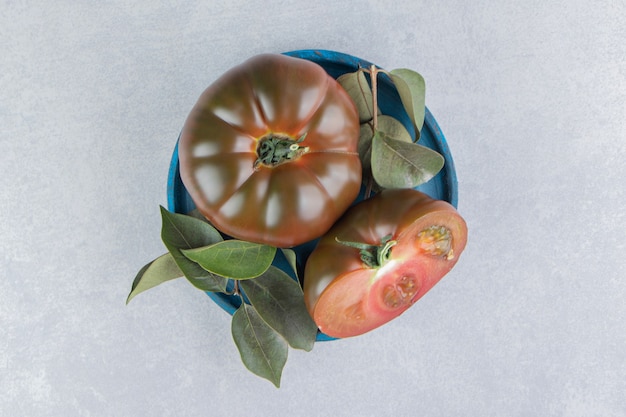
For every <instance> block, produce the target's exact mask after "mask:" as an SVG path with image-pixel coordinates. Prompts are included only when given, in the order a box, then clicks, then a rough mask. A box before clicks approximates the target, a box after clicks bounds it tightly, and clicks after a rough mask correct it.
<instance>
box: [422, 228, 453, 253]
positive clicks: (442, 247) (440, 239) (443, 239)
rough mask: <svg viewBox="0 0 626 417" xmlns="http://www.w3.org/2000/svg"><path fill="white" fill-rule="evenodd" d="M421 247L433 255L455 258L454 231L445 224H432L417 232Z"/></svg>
mask: <svg viewBox="0 0 626 417" xmlns="http://www.w3.org/2000/svg"><path fill="white" fill-rule="evenodd" d="M417 240H418V245H419V247H420V249H422V250H423V251H424V252H426V253H427V254H429V255H432V256H438V257H442V258H445V259H447V260H450V259H453V258H454V250H453V249H452V233H451V232H450V229H448V228H447V227H445V226H430V227H429V228H427V229H424V230H422V231H421V232H419V233H418V234H417Z"/></svg>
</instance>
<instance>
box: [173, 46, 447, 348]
mask: <svg viewBox="0 0 626 417" xmlns="http://www.w3.org/2000/svg"><path fill="white" fill-rule="evenodd" d="M285 55H289V56H294V57H298V58H303V59H306V60H309V61H313V62H315V63H317V64H319V65H320V66H322V67H323V68H324V69H325V70H326V72H327V73H328V74H330V75H331V76H332V77H334V78H337V77H339V76H340V75H342V74H345V73H348V72H354V71H356V70H357V69H358V68H369V67H370V66H371V65H372V64H371V63H370V62H368V61H365V60H363V59H360V58H356V57H354V56H351V55H346V54H343V53H340V52H334V51H326V50H319V49H314V50H313V49H310V50H299V51H291V52H286V53H285ZM378 104H379V107H380V110H381V111H382V113H383V114H387V115H389V116H392V117H395V118H396V119H398V120H400V121H401V122H402V123H403V124H404V126H405V127H406V128H407V130H408V131H409V132H410V133H411V134H413V133H414V129H413V126H412V124H411V122H410V120H409V117H408V116H407V114H406V112H405V111H404V108H403V107H402V103H401V101H400V97H399V96H398V93H397V92H396V90H395V87H394V86H393V84H392V83H391V81H390V80H389V79H388V78H387V77H386V76H381V77H380V78H379V80H378ZM419 143H420V144H422V145H424V146H428V147H429V148H431V149H433V150H435V151H437V152H439V153H440V154H441V155H443V157H444V159H445V165H444V167H443V169H442V170H441V171H440V172H439V174H437V176H435V178H433V179H431V180H430V181H429V182H427V183H426V184H423V185H420V186H419V187H417V188H416V189H417V190H420V191H422V192H424V193H426V194H428V195H430V196H431V197H433V198H436V199H439V200H445V201H447V202H449V203H450V204H452V205H453V206H455V207H456V205H457V187H458V184H457V179H456V172H455V170H454V162H453V160H452V155H451V154H450V149H449V148H448V144H447V142H446V139H445V137H444V135H443V133H442V131H441V129H440V128H439V125H437V121H436V120H435V118H434V117H433V115H432V114H431V113H430V111H429V110H428V108H427V109H426V115H425V119H424V126H423V128H422V132H421V137H420V140H419ZM361 199H362V196H359V197H357V200H356V201H359V200H361ZM167 203H168V208H169V210H170V211H172V212H176V213H189V212H190V211H192V210H193V209H195V208H196V206H195V204H194V203H193V201H192V200H191V197H190V196H189V194H188V193H187V190H186V189H185V186H184V185H183V183H182V181H181V179H180V171H179V165H178V144H177V145H176V147H175V148H174V153H173V155H172V161H171V164H170V170H169V175H168V181H167ZM315 244H316V241H312V242H308V243H305V244H303V245H300V246H297V247H295V248H293V249H294V251H295V252H296V254H297V258H298V269H299V272H301V271H302V269H303V267H304V264H305V262H306V259H307V258H308V256H309V254H310V253H311V251H312V250H313V248H314V247H315ZM274 265H275V266H277V267H278V268H280V269H282V270H283V271H285V272H286V273H288V274H289V275H290V276H291V277H292V278H293V279H296V280H297V277H296V276H295V274H294V273H293V271H292V269H291V267H290V266H289V264H288V263H287V261H286V259H285V258H284V257H282V254H281V253H280V251H279V252H278V255H277V257H276V260H275V261H274ZM299 275H300V276H302V273H300V274H299ZM207 294H208V295H209V297H211V299H212V300H213V301H215V303H216V304H217V305H219V306H220V307H221V308H222V309H224V310H225V311H226V312H228V313H229V314H231V315H232V314H233V313H234V312H235V310H237V308H238V307H239V305H240V304H241V301H240V298H239V297H237V296H229V295H226V294H221V293H211V292H209V293H207ZM317 340H318V341H323V340H333V338H331V337H329V336H327V335H325V334H323V333H318V335H317Z"/></svg>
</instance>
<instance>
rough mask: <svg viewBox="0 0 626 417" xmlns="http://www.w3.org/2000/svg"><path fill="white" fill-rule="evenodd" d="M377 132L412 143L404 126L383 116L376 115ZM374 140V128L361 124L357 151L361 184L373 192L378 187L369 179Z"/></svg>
mask: <svg viewBox="0 0 626 417" xmlns="http://www.w3.org/2000/svg"><path fill="white" fill-rule="evenodd" d="M378 130H379V131H381V132H383V133H385V134H386V135H387V136H388V137H391V138H393V139H397V140H400V141H403V142H407V143H412V142H413V139H412V138H411V134H410V133H409V131H408V130H406V128H405V127H404V125H403V124H402V123H401V122H399V121H398V120H397V119H395V118H394V117H391V116H387V115H384V114H381V115H378ZM373 138H374V127H373V126H372V123H371V122H368V123H362V124H361V131H360V135H359V142H358V146H357V151H358V153H359V158H360V159H361V167H362V173H363V183H364V184H369V185H370V186H371V188H372V190H373V191H378V190H379V188H380V187H377V186H376V184H372V183H371V182H370V179H371V178H373V176H372V139H373Z"/></svg>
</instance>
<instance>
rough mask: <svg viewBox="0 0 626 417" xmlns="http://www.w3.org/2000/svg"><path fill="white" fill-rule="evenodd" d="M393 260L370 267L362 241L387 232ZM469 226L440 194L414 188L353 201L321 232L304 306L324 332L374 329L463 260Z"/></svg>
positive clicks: (354, 332) (371, 240)
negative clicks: (434, 196)
mask: <svg viewBox="0 0 626 417" xmlns="http://www.w3.org/2000/svg"><path fill="white" fill-rule="evenodd" d="M389 236H390V238H391V239H393V243H394V244H393V245H392V246H391V245H389V246H390V249H389V251H390V252H389V256H388V260H387V261H386V262H385V263H384V265H378V266H374V267H372V266H371V265H367V264H366V263H364V262H363V258H362V254H361V253H360V252H359V250H358V249H355V248H353V247H349V246H346V245H345V244H343V243H341V242H346V241H350V242H353V241H359V242H363V243H366V244H369V245H377V244H380V243H381V242H383V241H384V239H385V238H387V237H389ZM466 240H467V226H466V224H465V221H464V220H463V219H462V217H461V216H460V215H459V214H458V213H457V211H456V210H455V209H454V207H452V206H451V205H449V204H448V203H445V202H443V201H438V200H433V199H431V198H430V197H428V196H426V195H425V194H423V193H420V192H418V191H415V190H386V191H383V192H381V193H380V194H378V195H376V196H374V197H372V198H371V199H368V200H366V201H364V202H362V203H359V204H358V205H356V206H354V207H353V208H351V209H350V210H349V211H348V212H347V213H346V215H345V216H344V217H342V218H341V220H340V221H339V222H337V224H336V225H335V226H333V228H332V229H331V230H330V231H329V232H328V233H327V234H325V235H324V236H323V237H322V239H321V240H320V242H319V244H318V246H317V247H316V249H315V250H314V251H313V253H312V254H311V256H310V257H309V259H308V261H307V264H306V268H305V276H304V286H303V288H304V293H305V301H306V304H307V308H308V309H309V312H310V313H311V316H312V317H313V319H314V320H315V322H316V323H317V325H318V327H319V328H320V330H321V331H322V332H324V333H325V334H327V335H328V336H331V337H336V338H344V337H351V336H357V335H360V334H363V333H366V332H368V331H371V330H373V329H375V328H377V327H379V326H381V325H383V324H385V323H387V322H389V321H390V320H392V319H394V318H396V317H398V316H399V315H400V314H402V313H403V312H405V311H406V310H407V309H408V308H410V307H411V306H412V305H413V304H414V303H415V302H416V301H417V300H419V299H420V298H421V297H422V296H423V295H424V294H426V293H427V292H428V291H429V290H430V289H431V288H432V287H433V286H434V285H435V284H436V283H437V282H439V280H441V278H443V276H444V275H446V274H447V273H448V272H449V271H450V270H451V269H452V267H453V266H454V265H455V264H456V262H457V261H458V258H459V256H460V254H461V253H462V252H463V249H464V248H465V244H466Z"/></svg>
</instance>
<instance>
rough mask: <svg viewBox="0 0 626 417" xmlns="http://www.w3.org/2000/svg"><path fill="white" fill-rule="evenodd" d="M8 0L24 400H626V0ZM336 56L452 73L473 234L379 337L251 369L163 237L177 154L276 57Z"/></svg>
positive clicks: (404, 408)
mask: <svg viewBox="0 0 626 417" xmlns="http://www.w3.org/2000/svg"><path fill="white" fill-rule="evenodd" d="M220 3H221V4H222V5H221V6H217V5H216V4H215V3H210V4H209V2H204V3H203V2H197V1H191V2H190V1H174V0H171V1H154V0H150V1H139V2H123V1H101V2H92V1H78V0H75V1H70V0H57V1H54V2H48V1H46V2H44V1H30V2H22V1H10V0H9V1H7V0H4V1H2V7H1V8H0V10H1V11H0V97H1V100H0V144H1V148H0V190H1V191H2V197H1V198H0V215H1V216H2V217H1V219H0V220H1V221H0V335H1V337H0V415H1V416H3V417H4V416H7V417H9V416H190V417H191V416H210V415H214V416H254V415H267V416H329V415H332V416H381V415H394V416H412V415H420V416H569V417H574V416H581V417H583V416H584V417H591V416H602V417H612V416H622V417H623V416H625V415H626V405H625V401H624V392H625V391H626V384H625V379H626V321H625V320H626V303H625V299H626V285H625V281H624V275H625V273H624V272H625V268H624V265H625V261H624V253H625V250H626V247H625V245H624V240H625V237H624V236H625V232H626V217H625V211H626V210H625V208H624V203H626V201H625V198H624V184H623V180H624V178H625V176H626V175H625V174H626V169H625V168H624V160H625V159H626V58H625V57H626V46H625V45H626V29H625V28H626V5H625V3H624V1H623V0H615V1H609V0H605V1H594V2H588V1H583V0H559V1H536V0H524V1H520V0H513V1H495V0H494V1H481V0H477V1H471V2H468V1H461V0H456V1H447V2H432V1H428V2H426V1H421V0H418V1H415V0H410V1H409V0H405V1H387V0H376V1H369V2H356V1H355V2H323V1H320V2H312V1H302V2H298V1H289V0H282V1H274V2H269V1H268V2H248V1H243V0H234V1H230V2H220ZM307 48H323V49H331V50H337V51H342V52H346V53H349V54H352V55H355V56H359V57H361V58H364V59H367V60H369V61H372V62H375V63H377V64H379V65H381V66H383V67H385V68H388V69H392V68H398V67H408V68H413V69H415V70H417V71H419V72H420V73H421V74H422V75H423V76H424V77H425V79H426V83H427V89H428V93H427V106H428V107H429V108H430V110H431V111H432V113H433V114H434V115H435V117H436V119H437V121H438V122H439V124H440V125H441V127H442V129H443V131H444V133H445V134H446V137H447V139H448V142H449V144H450V147H451V150H452V153H453V156H454V158H455V163H456V167H457V174H458V177H459V187H460V193H459V199H460V203H459V210H460V211H461V213H462V214H463V215H464V217H465V218H466V220H467V222H468V225H469V228H470V240H469V245H468V247H467V250H466V252H465V253H464V254H463V256H462V258H461V260H460V262H459V264H458V265H457V267H456V268H455V269H454V270H453V271H452V272H451V273H450V274H449V275H448V276H447V277H446V278H445V279H444V280H443V281H442V282H441V283H440V284H439V285H437V286H436V287H435V288H434V289H433V290H432V291H431V292H430V293H429V294H428V295H427V296H426V297H425V298H423V299H422V300H421V301H420V302H419V303H418V304H417V305H416V306H415V307H414V308H413V309H411V310H409V311H408V312H407V313H406V314H405V315H403V316H402V317H401V318H399V319H398V320H396V321H394V322H392V323H391V324H389V325H388V326H385V327H383V328H381V329H379V330H377V331H375V332H372V333H369V334H367V335H364V336H362V337H358V338H354V339H347V340H342V341H338V342H326V343H318V344H316V346H315V349H314V350H313V351H312V352H311V353H304V352H299V351H294V350H291V351H290V353H289V355H290V356H289V361H288V362H287V366H286V367H285V370H284V375H283V381H282V388H281V389H280V390H277V389H275V388H274V387H273V386H272V385H271V384H270V383H269V382H267V381H265V380H262V379H260V378H257V377H255V376H253V375H252V374H250V373H248V371H247V370H246V369H245V368H244V367H243V365H242V364H241V362H240V359H239V357H238V353H237V351H236V348H235V346H234V344H233V342H232V339H231V336H230V320H229V317H228V315H227V314H226V313H224V312H223V311H222V310H221V309H219V308H218V307H217V306H216V305H215V304H213V303H212V302H211V301H210V300H209V298H208V297H206V296H205V295H204V294H202V293H201V292H199V291H196V290H194V289H193V288H192V287H191V286H190V285H189V284H187V283H186V282H185V281H183V280H178V281H173V282H169V283H167V284H164V285H162V286H161V287H158V288H156V289H154V290H152V291H150V292H148V293H145V294H142V295H140V296H139V297H137V298H136V299H135V300H133V302H132V303H131V304H130V305H128V306H125V304H124V302H125V298H126V295H127V293H128V291H129V290H130V284H131V282H132V279H133V278H134V275H135V273H136V272H137V271H138V269H139V268H140V267H141V266H143V265H144V264H145V263H146V262H147V261H149V260H150V259H152V258H154V257H156V256H157V255H160V254H161V253H163V252H164V247H163V245H162V243H161V242H160V238H159V229H160V218H159V211H158V205H159V204H166V199H165V186H166V178H167V170H168V166H169V161H170V156H171V152H172V149H173V146H174V143H175V140H176V137H177V135H178V132H179V130H180V128H181V125H182V123H183V121H184V119H185V117H186V115H187V113H188V112H189V110H190V108H191V106H192V105H193V103H194V102H195V100H196V98H197V96H198V95H199V94H200V92H201V91H202V90H203V89H204V88H205V87H206V86H207V85H208V84H209V83H211V82H212V81H213V80H214V79H215V78H217V76H219V75H220V74H221V73H223V72H224V71H226V70H227V69H229V68H230V67H232V66H233V65H235V64H237V63H239V62H241V61H243V60H244V59H246V58H248V57H249V56H251V55H254V54H257V53H261V52H281V51H287V50H293V49H307Z"/></svg>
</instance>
